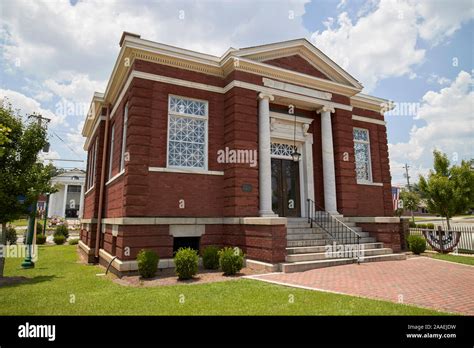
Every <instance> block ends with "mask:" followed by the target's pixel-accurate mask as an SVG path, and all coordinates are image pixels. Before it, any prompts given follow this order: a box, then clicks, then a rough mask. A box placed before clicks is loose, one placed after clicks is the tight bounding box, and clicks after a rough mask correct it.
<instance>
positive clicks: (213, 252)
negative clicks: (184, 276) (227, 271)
mask: <svg viewBox="0 0 474 348" xmlns="http://www.w3.org/2000/svg"><path fill="white" fill-rule="evenodd" d="M218 253H219V248H218V247H216V246H213V245H211V246H208V247H207V248H205V249H204V250H203V251H202V264H203V266H204V268H205V269H218V268H219V255H218Z"/></svg>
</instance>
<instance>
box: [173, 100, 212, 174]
mask: <svg viewBox="0 0 474 348" xmlns="http://www.w3.org/2000/svg"><path fill="white" fill-rule="evenodd" d="M172 97H175V98H182V99H187V100H196V101H199V102H203V103H205V105H206V106H205V107H206V112H205V115H204V116H197V115H190V114H184V113H180V112H176V111H171V110H170V103H171V98H172ZM170 116H175V117H187V118H194V119H198V120H203V121H205V127H204V141H205V144H204V167H202V168H196V167H184V166H175V165H170V164H169V146H170ZM208 148H209V101H207V100H203V99H196V98H189V97H185V96H180V95H175V94H170V95H168V129H167V135H166V168H170V169H179V170H183V171H186V172H207V171H208V157H209V156H208Z"/></svg>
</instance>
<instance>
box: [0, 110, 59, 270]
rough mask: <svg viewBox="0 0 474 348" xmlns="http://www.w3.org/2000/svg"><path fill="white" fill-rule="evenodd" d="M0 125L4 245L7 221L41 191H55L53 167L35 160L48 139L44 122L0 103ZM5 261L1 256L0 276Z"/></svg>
mask: <svg viewBox="0 0 474 348" xmlns="http://www.w3.org/2000/svg"><path fill="white" fill-rule="evenodd" d="M0 129H2V132H1V133H2V137H0V138H1V143H0V224H1V226H2V228H1V231H0V245H5V230H6V224H7V222H10V221H13V220H15V219H18V218H19V217H20V216H22V215H24V214H26V213H28V207H31V206H32V205H33V204H34V203H35V202H36V201H37V199H38V196H39V195H40V194H41V193H48V192H54V191H55V189H54V187H52V186H51V184H50V181H51V178H52V176H53V175H54V173H55V168H54V166H53V165H51V164H48V165H44V164H43V163H41V162H39V161H38V153H39V151H40V150H41V149H43V147H44V146H45V145H46V143H47V140H46V136H47V133H46V127H45V126H44V125H41V124H39V123H38V122H35V121H28V120H26V121H24V120H23V119H22V117H21V116H20V115H19V112H15V111H14V110H13V109H12V107H11V105H0ZM4 130H5V131H4ZM20 197H24V199H21V200H20V199H19V198H20ZM4 262H5V259H4V258H3V257H1V258H0V277H1V276H3V268H4Z"/></svg>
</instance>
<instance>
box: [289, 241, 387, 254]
mask: <svg viewBox="0 0 474 348" xmlns="http://www.w3.org/2000/svg"><path fill="white" fill-rule="evenodd" d="M361 246H363V247H364V249H365V250H369V249H378V248H383V243H365V244H361ZM325 248H326V246H325V245H322V246H303V247H288V248H286V252H287V254H288V255H293V254H309V253H323V252H325V251H326V249H325Z"/></svg>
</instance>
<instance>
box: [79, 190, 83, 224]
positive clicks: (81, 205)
mask: <svg viewBox="0 0 474 348" xmlns="http://www.w3.org/2000/svg"><path fill="white" fill-rule="evenodd" d="M80 197H81V198H80V199H79V214H78V217H79V219H82V215H83V213H84V185H81V196H80Z"/></svg>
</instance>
